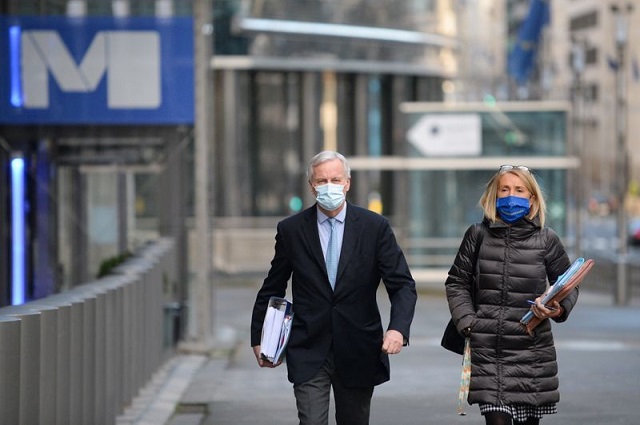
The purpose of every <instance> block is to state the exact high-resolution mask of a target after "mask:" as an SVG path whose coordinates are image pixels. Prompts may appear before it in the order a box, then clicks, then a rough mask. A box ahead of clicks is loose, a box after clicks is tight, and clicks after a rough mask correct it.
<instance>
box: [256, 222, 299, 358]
mask: <svg viewBox="0 0 640 425" xmlns="http://www.w3.org/2000/svg"><path fill="white" fill-rule="evenodd" d="M274 251H275V253H274V256H273V260H271V268H270V269H269V273H268V274H267V277H266V278H265V279H264V281H263V282H262V287H261V288H260V290H259V291H258V294H257V295H256V300H255V303H254V305H253V313H252V315H251V346H252V347H253V346H256V345H260V337H261V335H262V322H263V321H264V316H265V314H266V311H267V305H268V303H269V299H270V298H271V297H272V296H275V297H284V296H285V294H286V291H287V282H288V281H289V277H291V272H292V269H291V264H290V261H289V255H288V252H287V251H288V247H287V243H286V238H285V236H284V229H283V226H282V223H279V224H278V227H277V232H276V243H275V250H274Z"/></svg>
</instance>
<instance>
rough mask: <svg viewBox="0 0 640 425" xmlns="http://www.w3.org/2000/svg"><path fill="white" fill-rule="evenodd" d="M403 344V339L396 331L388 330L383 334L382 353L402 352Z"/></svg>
mask: <svg viewBox="0 0 640 425" xmlns="http://www.w3.org/2000/svg"><path fill="white" fill-rule="evenodd" d="M403 343H404V337H403V336H402V334H401V333H400V332H398V331H394V330H393V329H389V330H388V331H387V332H386V333H385V334H384V341H382V352H383V353H387V354H398V353H399V352H400V351H401V350H402V345H403Z"/></svg>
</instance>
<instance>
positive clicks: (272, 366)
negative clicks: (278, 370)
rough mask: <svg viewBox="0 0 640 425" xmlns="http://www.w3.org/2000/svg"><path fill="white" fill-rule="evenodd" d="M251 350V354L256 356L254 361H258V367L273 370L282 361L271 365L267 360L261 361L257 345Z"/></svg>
mask: <svg viewBox="0 0 640 425" xmlns="http://www.w3.org/2000/svg"><path fill="white" fill-rule="evenodd" d="M252 348H253V354H254V355H255V356H256V360H257V361H258V366H260V367H269V368H274V367H278V366H280V365H281V364H282V360H280V361H279V362H278V363H271V362H270V361H269V360H265V359H263V358H262V356H261V355H260V346H259V345H254V346H253V347H252Z"/></svg>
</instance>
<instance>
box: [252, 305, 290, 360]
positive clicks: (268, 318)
mask: <svg viewBox="0 0 640 425" xmlns="http://www.w3.org/2000/svg"><path fill="white" fill-rule="evenodd" d="M292 320H293V304H292V303H291V301H289V300H287V299H285V298H280V297H271V298H270V299H269V304H268V307H267V313H266V314H265V316H264V322H263V324H262V338H261V340H260V354H261V355H262V357H263V358H264V359H265V360H268V361H270V362H271V363H278V362H279V361H280V360H282V357H283V355H284V349H285V348H286V346H287V342H288V341H289V334H290V333H291V322H292Z"/></svg>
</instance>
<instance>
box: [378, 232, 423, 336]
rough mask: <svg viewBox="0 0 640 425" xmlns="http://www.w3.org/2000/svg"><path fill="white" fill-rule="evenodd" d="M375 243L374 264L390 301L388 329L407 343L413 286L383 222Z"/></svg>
mask: <svg viewBox="0 0 640 425" xmlns="http://www.w3.org/2000/svg"><path fill="white" fill-rule="evenodd" d="M378 240H379V245H378V264H379V268H380V271H381V274H382V281H383V283H384V285H385V288H386V290H387V294H388V295H389V300H390V301H391V313H390V317H389V327H388V329H392V330H396V331H398V332H400V333H401V334H402V335H403V337H404V341H405V344H408V342H409V333H410V328H411V322H412V321H413V315H414V312H415V306H416V301H417V298H418V297H417V293H416V283H415V281H414V279H413V276H411V272H410V271H409V266H408V264H407V260H406V259H405V256H404V254H403V252H402V250H401V248H400V246H399V245H398V242H397V241H396V238H395V235H394V234H393V230H392V229H391V226H390V225H389V222H388V221H387V220H384V221H383V222H382V225H381V227H380V233H379V238H378Z"/></svg>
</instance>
